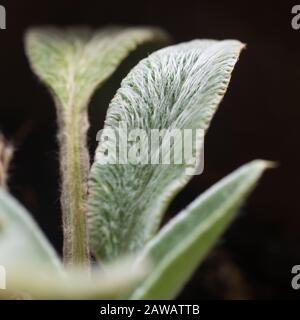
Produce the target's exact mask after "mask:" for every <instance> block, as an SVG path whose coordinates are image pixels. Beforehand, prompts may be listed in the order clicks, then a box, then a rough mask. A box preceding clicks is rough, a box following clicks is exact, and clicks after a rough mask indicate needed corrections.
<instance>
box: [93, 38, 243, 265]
mask: <svg viewBox="0 0 300 320" xmlns="http://www.w3.org/2000/svg"><path fill="white" fill-rule="evenodd" d="M242 47H243V45H242V44H241V43H240V42H239V41H236V40H226V41H214V40H194V41H191V42H187V43H183V44H180V45H175V46H171V47H168V48H165V49H161V50H159V51H157V52H155V53H153V54H152V55H150V56H149V57H148V58H146V59H144V60H142V61H141V62H140V63H139V64H138V65H137V66H136V67H135V68H134V69H133V70H132V71H131V72H130V73H129V75H128V76H127V77H126V78H125V79H124V80H123V82H122V84H121V88H120V89H119V90H118V92H117V94H116V96H115V97H114V99H113V100H112V102H111V104H110V107H109V109H108V114H107V119H106V124H105V129H113V130H115V131H116V130H118V126H119V124H120V123H125V124H126V126H127V129H128V131H130V130H132V129H138V128H139V129H144V130H146V131H147V133H149V132H150V130H151V129H158V130H160V129H166V130H167V133H166V134H165V137H167V136H168V132H169V131H170V130H172V129H173V128H174V129H203V130H207V128H208V126H209V123H210V121H211V119H212V117H213V115H214V113H215V111H216V109H217V106H218V104H219V103H220V101H221V100H222V97H223V95H224V93H225V91H226V89H227V86H228V83H229V80H230V77H231V72H232V70H233V68H234V65H235V63H236V61H237V59H238V56H239V53H240V50H241V48H242ZM168 130H169V131H168ZM111 143H112V142H111V141H107V140H105V139H104V138H102V139H101V140H100V144H99V147H98V149H97V151H96V158H95V162H94V164H93V167H92V170H91V174H90V182H89V192H90V197H89V208H90V213H89V219H88V225H89V233H90V238H91V243H92V248H93V250H94V251H95V253H96V254H97V255H98V256H99V257H100V258H102V259H105V260H111V259H115V258H116V257H118V256H120V255H123V254H126V253H128V252H135V251H137V250H139V249H140V248H142V247H143V246H144V245H145V243H146V242H147V241H148V240H149V239H150V238H151V237H152V236H153V235H154V233H155V232H156V231H157V229H158V227H159V224H160V221H161V217H162V214H163V212H164V210H165V209H166V207H167V206H168V204H169V202H170V201H171V199H172V198H173V197H174V195H175V194H176V193H177V192H178V191H179V190H180V189H182V188H183V187H184V185H185V184H186V183H187V182H188V181H189V180H190V178H191V174H193V172H194V171H195V170H196V167H195V165H196V164H195V162H193V161H191V160H192V159H188V161H186V162H185V163H184V164H182V165H164V164H158V165H151V164H149V165H148V164H146V165H132V164H118V165H115V164H106V165H104V164H103V162H104V163H105V161H107V158H109V157H110V155H108V156H107V154H106V151H107V150H110V149H111V148H112V144H111ZM143 143H144V141H143ZM173 146H174V145H173ZM200 148H201V146H198V147H196V146H193V153H194V154H196V155H198V154H199V153H200ZM173 151H174V147H173ZM151 153H152V154H159V150H158V149H155V150H151ZM111 157H112V158H113V157H114V156H113V155H112V156H111ZM103 159H105V160H104V161H103ZM112 160H114V159H112ZM107 162H108V163H109V161H107ZM186 169H190V170H189V174H187V170H186Z"/></svg>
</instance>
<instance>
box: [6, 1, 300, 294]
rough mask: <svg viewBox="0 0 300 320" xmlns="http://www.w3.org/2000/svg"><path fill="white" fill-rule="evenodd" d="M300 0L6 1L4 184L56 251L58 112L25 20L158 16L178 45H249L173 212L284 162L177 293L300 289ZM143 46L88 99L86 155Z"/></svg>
mask: <svg viewBox="0 0 300 320" xmlns="http://www.w3.org/2000/svg"><path fill="white" fill-rule="evenodd" d="M294 4H295V3H289V1H286V0H281V1H277V2H276V3H275V2H274V1H268V0H266V1H238V2H237V1H230V0H228V1H214V0H209V1H208V0H206V1H204V0H203V1H200V0H198V1H191V0H185V1H180V2H178V3H176V2H175V1H156V0H155V1H154V0H153V1H141V0H140V1H79V0H78V1H71V0H60V1H56V0H43V1H33V0H27V1H19V0H18V1H17V0H9V1H1V5H4V6H5V7H6V10H7V30H4V31H2V30H1V31H0V48H1V49H0V75H1V76H0V128H1V130H2V131H3V132H4V133H5V135H6V137H7V138H8V139H11V140H12V141H14V143H16V145H17V146H16V153H15V158H14V161H13V164H12V168H11V174H10V181H9V186H10V189H11V191H12V192H13V193H14V195H15V196H16V197H17V198H18V199H19V200H20V201H21V202H22V203H23V204H24V205H25V206H26V207H27V208H28V209H29V210H30V211H31V212H32V213H33V214H34V216H35V218H36V219H37V221H38V222H39V224H40V226H41V227H42V229H43V230H44V231H45V233H46V234H47V236H48V237H49V239H50V240H51V242H52V243H53V244H54V245H55V247H56V248H57V250H58V251H59V252H61V248H62V232H61V224H62V223H61V218H60V205H59V188H60V187H59V174H58V146H57V143H56V115H55V110H54V106H53V102H52V100H51V98H50V96H49V94H48V92H47V90H46V89H45V88H44V87H43V86H42V85H41V84H40V83H39V82H38V81H37V79H36V78H35V76H34V75H33V73H32V72H31V71H30V69H29V66H28V63H27V61H26V58H25V55H24V50H23V36H24V32H25V31H26V29H27V28H28V27H31V26H35V25H45V24H46V25H49V24H54V25H58V26H67V25H89V26H91V27H101V26H104V25H107V24H110V25H111V24H118V25H156V26H159V27H162V28H164V29H166V30H167V31H168V32H169V33H170V34H171V35H172V37H173V40H174V42H180V41H187V40H191V39H194V38H214V39H226V38H236V39H239V40H241V41H242V42H245V43H247V50H245V51H244V52H243V53H242V56H241V59H240V61H239V63H238V64H237V66H236V68H235V71H234V73H233V78H232V81H231V85H230V87H229V90H228V92H227V94H226V96H225V99H224V101H223V102H222V104H221V107H220V109H219V111H218V113H217V115H216V117H215V119H214V121H213V124H212V126H211V129H210V130H209V132H208V134H207V137H206V146H205V148H206V150H205V171H204V173H203V174H202V175H201V176H197V177H195V178H194V179H193V180H192V182H191V183H190V184H189V185H188V186H187V187H186V188H185V190H183V191H182V192H181V193H180V194H179V195H178V197H177V198H176V200H175V201H174V203H173V204H172V205H171V207H170V208H169V210H168V214H167V219H169V218H171V217H172V216H173V215H175V214H176V213H177V212H178V211H179V210H180V209H181V208H183V207H185V206H186V205H187V204H188V203H189V202H190V201H192V200H193V199H194V198H195V197H196V196H197V195H198V194H199V193H201V192H202V191H204V190H205V189H207V188H208V187H209V186H211V185H212V184H213V183H215V182H216V181H218V180H219V179H220V178H222V177H224V176H225V175H226V174H228V173H229V172H230V171H232V170H234V169H235V168H237V167H238V166H240V165H242V164H244V163H245V162H247V161H250V160H252V159H255V158H263V159H268V160H275V161H277V162H278V163H279V167H278V168H277V169H275V170H271V171H269V172H268V173H267V174H266V175H265V176H264V177H263V179H262V181H261V183H260V185H259V187H258V188H257V189H256V190H255V192H254V193H253V195H252V196H251V197H250V199H249V200H248V202H247V203H246V204H245V206H244V207H243V208H242V210H241V212H240V213H239V215H238V217H237V218H236V220H235V222H234V224H233V225H232V226H231V227H230V229H229V230H228V231H227V232H226V234H225V235H224V236H223V237H222V239H221V241H219V243H218V245H217V246H216V247H215V249H214V250H213V251H212V252H211V254H210V255H209V256H208V257H207V259H206V261H205V263H204V264H202V265H201V267H199V269H198V270H197V272H196V273H195V275H194V277H193V278H192V280H191V281H190V282H189V283H188V284H187V286H186V288H185V290H184V291H183V292H182V294H181V295H180V297H179V298H181V299H188V298H194V299H200V298H201V299H212V298H216V299H229V298H231V299H254V298H255V299H271V298H284V299H287V298H298V297H300V292H298V291H294V290H293V289H292V288H291V285H290V282H291V278H292V275H291V268H292V266H293V265H296V264H300V249H299V248H300V210H299V203H300V202H299V200H298V196H299V189H300V182H299V167H298V165H299V163H300V152H299V147H300V145H299V131H298V127H299V120H300V101H299V100H300V98H299V97H300V30H298V31H296V30H293V29H292V27H291V19H292V14H291V8H292V6H293V5H294ZM142 49H143V50H142ZM142 49H140V50H139V51H138V52H135V53H133V54H132V55H131V56H130V57H129V58H128V59H126V61H125V62H124V63H122V65H121V66H120V68H119V69H118V70H117V71H116V74H115V75H114V79H113V80H109V81H108V82H107V83H106V84H105V86H104V87H103V88H102V89H101V90H100V91H99V92H97V94H96V95H95V97H94V99H93V102H92V109H91V110H94V105H96V106H97V110H98V111H97V117H96V116H93V125H92V128H91V130H90V136H89V143H90V148H91V152H92V151H93V148H94V146H95V132H96V131H97V130H99V129H101V127H102V125H103V121H104V117H105V112H106V108H107V106H108V103H109V101H110V99H111V98H112V96H113V95H114V93H115V91H116V89H117V88H118V87H119V85H120V81H121V79H122V78H123V77H124V76H125V75H126V74H127V73H128V71H129V70H130V68H131V67H132V66H133V65H134V64H136V63H137V61H138V60H139V59H140V58H141V57H144V56H146V55H147V54H149V53H150V50H151V49H150V48H142Z"/></svg>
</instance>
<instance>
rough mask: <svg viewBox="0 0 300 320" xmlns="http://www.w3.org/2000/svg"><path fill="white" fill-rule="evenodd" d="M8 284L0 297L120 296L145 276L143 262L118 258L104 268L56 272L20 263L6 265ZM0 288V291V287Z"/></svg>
mask: <svg viewBox="0 0 300 320" xmlns="http://www.w3.org/2000/svg"><path fill="white" fill-rule="evenodd" d="M6 271H7V287H6V290H3V291H2V292H0V298H2V299H3V298H10V299H11V298H13V297H17V298H20V297H23V298H25V299H26V298H28V299H47V300H49V299H55V300H61V299H63V300H74V299H75V300H86V299H97V300H100V299H101V300H102V299H105V300H108V299H120V298H122V297H124V296H125V295H128V292H129V291H132V289H133V288H134V287H135V286H136V285H137V284H138V283H140V282H141V280H142V279H145V275H146V274H147V273H148V270H147V266H146V265H145V264H143V265H139V266H138V267H137V266H136V267H134V266H133V263H132V261H125V262H124V261H121V262H118V263H117V264H114V265H109V266H107V269H100V270H98V269H92V271H91V273H89V272H87V270H82V269H72V270H68V271H67V272H65V273H64V274H58V273H55V272H53V270H50V269H49V268H47V267H45V268H36V267H35V266H31V267H30V265H27V266H26V267H24V266H22V265H18V266H11V267H9V268H6ZM0 291H1V290H0Z"/></svg>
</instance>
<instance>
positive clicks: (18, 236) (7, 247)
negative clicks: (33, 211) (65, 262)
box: [0, 190, 62, 273]
mask: <svg viewBox="0 0 300 320" xmlns="http://www.w3.org/2000/svg"><path fill="white" fill-rule="evenodd" d="M0 265H3V266H7V267H8V266H14V265H23V266H26V265H36V266H40V267H41V268H43V267H46V268H47V269H49V270H51V269H52V270H55V271H56V272H58V273H61V272H62V265H61V263H60V260H59V259H58V257H57V255H56V253H55V252H54V250H53V248H52V246H51V245H50V243H49V242H48V241H47V239H46V238H45V237H44V235H43V233H42V232H41V231H40V229H39V227H38V226H37V225H36V223H35V222H34V221H33V220H32V218H31V217H30V215H29V213H28V212H27V211H26V209H25V208H24V207H22V206H21V205H20V204H19V203H18V202H17V201H16V200H15V199H14V198H13V197H12V196H11V195H9V194H8V193H7V192H6V191H4V190H0Z"/></svg>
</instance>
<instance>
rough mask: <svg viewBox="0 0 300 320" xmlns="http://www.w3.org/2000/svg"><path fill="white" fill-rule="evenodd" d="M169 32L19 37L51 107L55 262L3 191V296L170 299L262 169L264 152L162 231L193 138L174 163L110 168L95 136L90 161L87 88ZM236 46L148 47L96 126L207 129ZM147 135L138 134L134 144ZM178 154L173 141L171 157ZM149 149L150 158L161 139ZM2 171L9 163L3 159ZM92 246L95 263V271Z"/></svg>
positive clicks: (192, 165)
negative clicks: (56, 192)
mask: <svg viewBox="0 0 300 320" xmlns="http://www.w3.org/2000/svg"><path fill="white" fill-rule="evenodd" d="M168 40H169V36H168V35H167V34H166V33H165V32H163V31H161V30H159V29H156V28H119V27H111V28H105V29H102V30H100V31H91V30H89V29H76V28H75V29H74V28H72V29H67V30H58V29H55V28H40V29H33V30H30V31H29V32H28V33H27V35H26V40H25V43H26V52H27V55H28V58H29V60H30V64H31V66H32V69H33V70H34V71H35V73H36V74H37V75H38V77H39V78H40V79H41V80H42V81H43V82H44V83H45V84H46V85H47V87H48V88H49V90H50V92H51V93H52V96H53V99H54V102H55V105H56V109H57V119H58V124H59V133H58V141H59V146H60V166H61V185H62V194H61V203H62V212H63V224H64V226H63V233H64V250H63V261H64V263H63V262H62V261H61V260H60V258H58V257H57V255H56V254H55V252H54V250H53V248H52V247H51V245H50V244H49V242H48V241H47V240H46V238H45V236H44V235H43V234H42V232H41V231H40V230H39V228H38V226H37V225H36V224H35V223H34V222H33V221H32V219H31V218H30V214H28V212H27V211H26V210H25V209H24V208H23V207H22V205H21V204H19V203H18V202H17V201H16V200H15V199H14V198H13V197H12V196H11V195H9V194H8V193H7V191H5V190H4V188H3V187H2V189H3V190H1V191H0V264H2V265H6V266H7V268H8V269H9V270H10V271H9V272H10V276H9V277H8V279H9V281H8V288H9V289H10V292H11V291H12V292H14V293H19V294H21V293H24V292H25V293H28V295H29V297H31V298H43V299H44V298H45V299H47V298H59V299H87V298H95V299H102V298H103V299H109V298H120V297H123V298H129V299H171V298H174V297H176V295H177V294H178V292H179V291H180V289H181V288H182V287H183V285H184V284H185V283H186V281H187V280H188V279H189V278H190V277H191V275H192V273H193V271H194V270H195V268H196V267H197V266H198V265H199V263H200V262H201V261H202V260H203V259H204V258H205V256H206V254H207V253H208V252H209V250H210V249H211V248H212V246H213V245H214V244H215V243H216V241H217V240H218V238H219V237H220V236H221V234H222V232H223V231H224V230H225V228H226V227H227V226H228V225H229V223H230V222H231V221H232V219H233V217H234V216H235V213H236V212H237V211H238V209H239V207H240V205H241V204H242V203H243V201H244V200H245V199H246V197H247V196H248V194H249V193H250V192H251V190H252V189H253V188H254V186H255V185H256V183H257V181H258V179H259V178H260V176H261V174H262V173H263V171H264V170H265V169H266V168H267V167H268V166H269V163H268V162H265V161H263V160H256V161H253V162H251V163H249V164H246V165H244V166H243V167H241V168H240V169H238V170H236V171H235V172H233V173H231V174H230V175H229V176H228V177H226V178H224V179H223V180H221V181H220V182H219V183H217V184H216V185H215V186H213V187H212V188H211V189H209V190H208V191H206V192H205V193H204V194H202V195H201V196H200V197H199V198H197V199H196V200H195V201H194V202H193V203H192V204H190V205H189V206H188V207H187V208H186V209H185V210H183V211H182V212H180V213H179V214H178V215H177V216H176V217H175V218H173V220H171V221H170V222H169V223H168V224H167V225H165V226H164V227H163V228H162V229H161V230H159V227H160V224H161V220H162V217H163V214H164V212H165V211H166V209H167V207H168V205H169V203H170V202H171V200H172V199H173V198H174V197H175V195H176V193H177V192H179V191H180V190H181V189H182V188H183V187H184V186H185V185H186V184H187V183H188V181H189V180H190V179H191V177H192V176H193V174H194V173H195V172H196V170H197V165H198V163H197V161H195V156H197V157H199V156H200V154H201V152H203V150H202V144H201V143H195V145H194V146H193V148H192V153H190V158H188V159H185V161H184V163H183V164H180V165H178V164H176V165H175V164H173V165H172V164H169V165H167V164H133V163H131V164H125V163H124V164H120V163H119V164H113V163H112V162H113V161H110V160H114V159H112V158H110V157H111V156H110V155H111V153H110V150H112V148H114V145H113V144H112V143H111V141H109V140H106V139H105V138H104V137H103V136H101V138H100V141H99V146H98V148H97V150H96V154H95V158H94V163H93V165H92V168H91V169H90V166H89V154H88V148H87V142H86V141H87V129H88V126H89V121H88V105H89V101H90V99H91V97H92V95H93V94H94V92H95V90H96V89H97V88H99V87H100V86H101V84H103V82H104V81H105V80H106V79H107V78H108V77H109V76H111V75H112V74H113V72H114V71H115V70H116V68H117V66H118V65H119V64H120V63H121V61H122V60H123V59H124V58H125V57H126V56H127V55H128V54H129V53H130V52H131V51H133V50H134V49H135V48H136V47H137V46H138V45H140V44H142V43H147V42H156V43H159V44H160V45H161V46H162V45H163V44H166V43H167V42H168ZM242 48H243V44H241V43H240V42H239V41H236V40H226V41H215V40H194V41H191V42H187V43H183V44H179V45H173V46H170V47H166V48H164V49H161V50H159V51H156V52H154V53H152V54H150V55H149V56H148V57H147V58H145V59H144V60H142V61H141V62H139V63H138V64H137V66H136V67H134V68H133V69H132V70H131V71H130V72H129V74H128V75H127V76H126V77H125V79H124V80H123V81H122V83H121V87H120V89H119V90H118V91H117V93H116V95H115V97H114V98H113V100H112V101H111V104H110V106H109V108H108V112H107V118H106V121H105V128H104V129H112V130H116V129H117V128H118V126H119V125H120V124H122V125H124V124H125V126H126V128H127V130H128V131H129V130H131V129H142V130H144V131H145V132H147V133H150V131H151V130H153V129H154V130H162V129H163V130H164V131H163V132H164V137H168V135H169V134H170V131H171V130H172V129H175V128H176V129H180V130H182V129H190V130H196V129H202V130H203V131H204V132H206V131H207V129H208V127H209V125H210V122H211V120H212V117H213V115H214V113H215V111H216V109H217V107H218V105H219V103H220V102H221V100H222V98H223V96H224V94H225V92H226V89H227V86H228V84H229V81H230V77H231V73H232V71H233V68H234V66H235V63H236V62H237V60H238V57H239V54H240V51H241V49H242ZM99 107H103V106H99ZM99 129H100V128H99ZM164 137H163V138H164ZM163 141H164V139H163ZM145 143H146V140H142V139H141V140H140V146H141V148H142V147H143V144H145ZM177 151H178V149H177V148H175V144H172V148H171V151H170V152H172V153H173V154H174V158H175V157H176V156H178V155H177V154H176V153H177ZM151 153H152V154H154V155H157V154H159V146H158V147H157V149H155V150H151ZM147 156H149V154H148V153H145V154H144V155H143V157H147ZM112 157H113V156H112ZM104 160H105V161H104ZM0 161H1V158H0ZM141 163H143V162H141ZM1 168H5V170H7V165H6V166H4V165H2V166H1V163H0V169H1ZM0 173H1V172H0ZM88 180H89V181H88ZM90 249H91V252H92V253H93V254H94V256H95V257H96V258H97V260H98V263H97V265H98V266H97V267H94V268H91V254H90ZM124 261H125V262H124ZM15 265H23V266H24V268H23V269H22V268H17V269H16V268H14V267H13V266H15ZM22 270H24V271H23V272H22ZM45 273H47V275H46V276H45ZM49 275H50V276H49ZM49 278H51V281H49ZM33 279H35V281H33Z"/></svg>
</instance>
